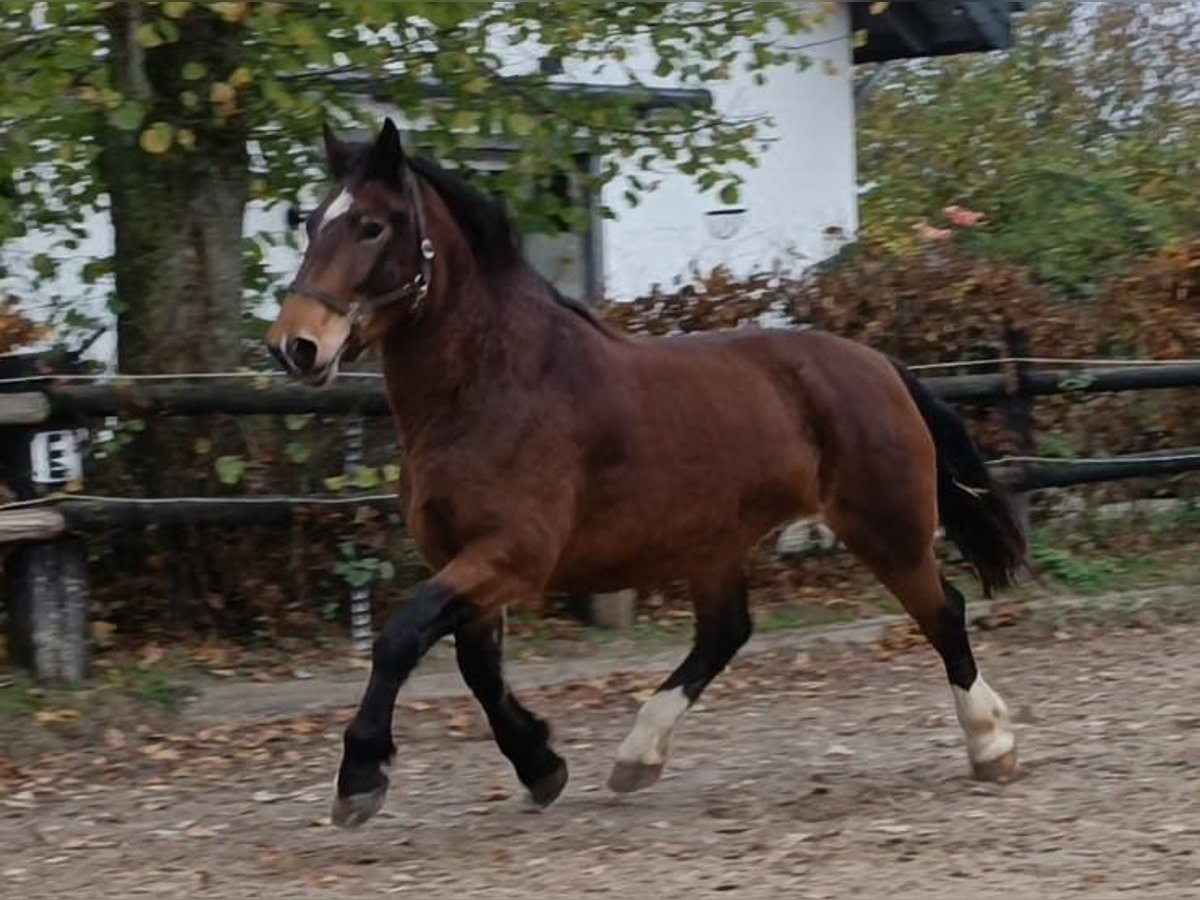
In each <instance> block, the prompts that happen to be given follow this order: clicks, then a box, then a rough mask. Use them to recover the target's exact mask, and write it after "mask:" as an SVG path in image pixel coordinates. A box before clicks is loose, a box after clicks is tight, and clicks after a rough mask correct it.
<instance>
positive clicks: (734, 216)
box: [704, 206, 746, 241]
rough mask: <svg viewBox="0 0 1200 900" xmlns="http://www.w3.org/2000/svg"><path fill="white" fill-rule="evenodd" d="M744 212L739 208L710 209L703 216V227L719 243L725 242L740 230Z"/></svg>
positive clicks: (744, 216) (744, 215)
mask: <svg viewBox="0 0 1200 900" xmlns="http://www.w3.org/2000/svg"><path fill="white" fill-rule="evenodd" d="M745 219H746V210H744V209H743V208H742V207H740V206H728V207H725V208H724V209H710V210H709V211H708V212H706V213H705V214H704V226H705V228H707V229H708V233H709V234H710V235H712V236H713V237H715V238H716V239H717V240H719V241H727V240H729V239H730V238H731V237H733V236H734V235H735V234H737V233H738V232H739V231H741V230H742V223H743V222H744V221H745Z"/></svg>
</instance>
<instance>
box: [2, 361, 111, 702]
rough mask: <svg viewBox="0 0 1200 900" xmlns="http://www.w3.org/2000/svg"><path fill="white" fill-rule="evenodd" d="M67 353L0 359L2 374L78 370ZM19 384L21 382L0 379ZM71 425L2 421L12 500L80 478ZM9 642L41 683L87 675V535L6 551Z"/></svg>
mask: <svg viewBox="0 0 1200 900" xmlns="http://www.w3.org/2000/svg"><path fill="white" fill-rule="evenodd" d="M77 369H78V366H77V364H76V360H75V357H74V356H73V355H71V354H67V353H64V352H63V351H51V352H48V353H30V354H21V355H14V356H9V357H6V358H3V359H0V377H4V378H13V377H21V376H26V375H49V374H50V373H51V372H55V371H57V372H63V371H64V370H77ZM6 387H9V388H10V389H17V388H18V387H21V386H20V385H15V386H5V385H0V390H4V389H5V388H6ZM77 460H78V457H77V451H76V450H75V447H74V433H73V432H72V431H41V432H39V431H36V430H34V429H33V428H32V427H23V426H6V427H0V482H3V484H4V485H5V486H6V487H7V489H8V490H7V493H8V494H9V495H10V496H11V497H12V498H13V499H15V500H33V499H36V498H37V497H39V496H43V495H44V494H45V493H48V492H49V491H50V490H51V489H52V488H53V486H55V485H57V484H59V483H61V482H62V481H67V480H70V479H71V478H73V477H76V476H77V474H78V472H77V471H76V470H77V467H78V462H77ZM4 597H5V605H6V607H7V624H8V629H7V630H8V644H9V647H10V648H11V650H12V656H13V659H14V660H15V661H16V662H17V664H18V665H22V666H24V667H26V668H28V669H31V670H32V671H33V673H34V675H35V676H36V677H37V678H39V679H41V680H44V681H57V682H77V681H81V680H83V679H84V678H85V677H86V676H87V673H88V657H89V653H88V649H89V647H88V631H89V625H88V578H87V550H86V547H85V545H84V542H83V540H82V539H80V538H77V537H70V536H67V537H60V538H56V539H53V540H30V541H23V542H20V543H17V544H15V545H13V546H12V547H11V548H10V549H9V550H8V552H7V554H6V555H5V557H4Z"/></svg>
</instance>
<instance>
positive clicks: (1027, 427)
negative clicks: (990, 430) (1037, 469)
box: [1001, 322, 1037, 535]
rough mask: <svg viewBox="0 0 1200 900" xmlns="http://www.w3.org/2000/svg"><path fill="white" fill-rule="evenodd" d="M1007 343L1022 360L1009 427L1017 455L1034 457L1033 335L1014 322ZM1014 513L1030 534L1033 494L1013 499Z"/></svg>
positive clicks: (1007, 408) (1006, 406)
mask: <svg viewBox="0 0 1200 900" xmlns="http://www.w3.org/2000/svg"><path fill="white" fill-rule="evenodd" d="M1004 343H1005V346H1006V347H1007V351H1008V355H1009V356H1010V357H1011V358H1013V359H1016V360H1018V361H1017V362H1016V363H1014V364H1013V365H1014V367H1015V368H1014V378H1013V382H1012V392H1011V394H1010V396H1009V397H1008V399H1006V400H1005V401H1004V402H1003V403H1002V404H1001V408H1002V410H1003V415H1004V419H1005V423H1006V424H1007V425H1008V427H1009V428H1010V429H1011V430H1012V431H1013V432H1014V433H1015V434H1016V437H1017V446H1016V451H1017V453H1018V454H1019V455H1021V456H1031V455H1034V454H1035V453H1036V452H1037V435H1036V434H1035V433H1034V419H1033V404H1034V399H1033V394H1032V393H1031V392H1030V390H1029V372H1030V367H1029V363H1028V362H1025V360H1026V359H1028V358H1029V356H1030V355H1031V354H1030V349H1029V335H1028V334H1026V332H1025V329H1023V328H1018V327H1017V326H1016V325H1014V324H1013V323H1012V322H1005V323H1004ZM1011 499H1012V506H1013V512H1014V513H1015V514H1016V516H1017V520H1018V521H1019V522H1020V523H1021V529H1022V530H1023V531H1024V533H1025V534H1026V535H1028V534H1029V528H1030V524H1031V518H1032V516H1031V508H1032V504H1031V500H1032V499H1033V498H1032V492H1030V491H1022V492H1019V493H1015V494H1013V495H1012V498H1011Z"/></svg>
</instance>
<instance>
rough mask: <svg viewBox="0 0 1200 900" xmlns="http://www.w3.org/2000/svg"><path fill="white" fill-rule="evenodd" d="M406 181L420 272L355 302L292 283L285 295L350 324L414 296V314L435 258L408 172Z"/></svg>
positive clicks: (413, 178) (416, 190)
mask: <svg viewBox="0 0 1200 900" xmlns="http://www.w3.org/2000/svg"><path fill="white" fill-rule="evenodd" d="M406 180H407V182H408V189H409V194H410V195H411V198H412V204H413V210H414V211H415V214H416V218H417V238H418V240H419V243H418V244H417V251H418V253H419V254H420V257H421V271H420V272H418V273H417V274H416V275H414V276H413V277H412V278H410V279H409V280H408V281H406V282H405V283H404V284H402V285H400V287H397V288H393V289H392V290H390V291H386V292H384V293H382V294H375V295H374V296H372V297H363V298H361V299H356V300H344V299H342V298H341V297H338V296H337V295H335V294H331V293H329V291H324V290H321V288H317V287H309V286H308V285H305V284H302V283H301V282H299V281H294V282H292V283H291V284H290V285H288V293H290V294H296V295H298V296H300V297H308V298H310V299H312V300H316V301H317V302H318V303H320V304H321V305H322V306H324V307H325V308H326V309H328V310H330V311H332V312H335V313H337V314H338V315H339V316H345V317H346V318H347V319H349V320H350V321H351V322H352V323H356V322H359V321H361V320H362V319H365V318H367V317H368V316H369V315H370V314H371V313H373V312H375V311H377V310H379V309H382V308H383V307H385V306H390V305H391V304H393V303H397V302H399V301H400V300H406V299H407V298H409V297H414V298H415V299H414V300H413V304H412V307H411V309H410V312H412V313H414V314H416V313H418V312H420V310H421V301H423V300H424V299H425V296H426V295H427V294H428V293H429V285H430V282H431V281H432V279H433V259H434V257H435V256H436V255H437V253H436V251H435V250H434V249H433V241H431V240H430V239H429V237H428V235H427V233H426V229H425V204H424V203H422V202H421V191H420V188H419V187H418V186H417V176H416V175H415V174H413V173H412V172H408V173H407V176H406Z"/></svg>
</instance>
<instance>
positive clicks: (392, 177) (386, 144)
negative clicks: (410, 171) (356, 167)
mask: <svg viewBox="0 0 1200 900" xmlns="http://www.w3.org/2000/svg"><path fill="white" fill-rule="evenodd" d="M403 170H404V148H403V147H402V146H400V130H399V129H398V128H397V127H396V123H395V122H393V121H392V120H391V118H390V117H389V118H387V119H384V120H383V128H382V129H380V131H379V137H377V138H376V139H375V146H373V147H372V148H371V156H370V158H369V159H368V161H367V177H368V178H374V179H377V180H379V181H382V182H385V183H387V184H392V185H396V184H399V183H400V176H401V173H402V172H403Z"/></svg>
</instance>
